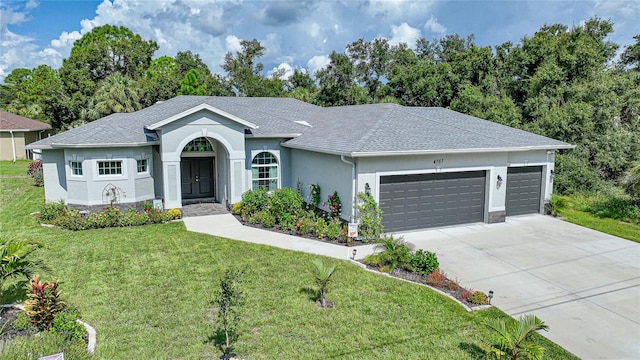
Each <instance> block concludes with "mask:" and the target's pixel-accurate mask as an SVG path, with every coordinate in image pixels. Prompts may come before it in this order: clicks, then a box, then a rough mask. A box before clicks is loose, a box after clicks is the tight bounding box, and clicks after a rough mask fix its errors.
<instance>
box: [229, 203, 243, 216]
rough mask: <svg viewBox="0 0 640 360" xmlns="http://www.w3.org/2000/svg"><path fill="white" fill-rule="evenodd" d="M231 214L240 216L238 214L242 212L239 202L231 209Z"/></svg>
mask: <svg viewBox="0 0 640 360" xmlns="http://www.w3.org/2000/svg"><path fill="white" fill-rule="evenodd" d="M231 212H232V213H233V215H240V213H241V212H242V202H241V201H240V202H237V203H234V204H233V206H232V207H231Z"/></svg>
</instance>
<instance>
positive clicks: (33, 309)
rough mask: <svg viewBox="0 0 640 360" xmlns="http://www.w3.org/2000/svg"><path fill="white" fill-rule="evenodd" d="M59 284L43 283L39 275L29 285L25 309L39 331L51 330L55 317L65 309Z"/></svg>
mask: <svg viewBox="0 0 640 360" xmlns="http://www.w3.org/2000/svg"><path fill="white" fill-rule="evenodd" d="M65 305H66V304H65V303H64V301H62V292H61V291H60V290H58V282H52V283H50V282H46V281H45V282H42V281H40V278H39V276H38V275H36V276H34V277H33V279H31V282H29V285H27V300H26V301H25V302H24V308H25V311H26V313H27V316H28V317H29V319H30V320H31V323H32V324H33V325H35V326H36V327H37V328H38V329H39V330H41V331H44V330H49V328H50V327H51V324H52V323H53V318H54V316H55V315H56V314H57V313H59V312H60V311H62V310H63V309H64V308H65Z"/></svg>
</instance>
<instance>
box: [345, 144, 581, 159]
mask: <svg viewBox="0 0 640 360" xmlns="http://www.w3.org/2000/svg"><path fill="white" fill-rule="evenodd" d="M575 147H576V146H575V145H570V144H565V145H539V146H519V147H504V148H472V149H436V150H408V151H407V150H403V151H371V152H365V151H362V152H358V151H356V152H352V153H351V155H350V156H352V157H374V156H403V155H404V156H406V155H431V154H443V153H448V154H468V153H477V152H482V153H495V152H515V151H518V152H519V151H534V150H560V149H574V148H575Z"/></svg>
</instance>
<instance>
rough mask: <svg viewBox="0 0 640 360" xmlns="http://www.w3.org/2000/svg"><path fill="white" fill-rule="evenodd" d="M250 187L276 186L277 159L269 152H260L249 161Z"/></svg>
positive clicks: (270, 187)
mask: <svg viewBox="0 0 640 360" xmlns="http://www.w3.org/2000/svg"><path fill="white" fill-rule="evenodd" d="M251 183H252V184H251V185H252V186H251V188H252V189H253V190H258V189H259V188H267V189H269V191H273V190H275V189H277V188H278V159H276V157H275V156H274V155H273V154H272V153H270V152H261V153H259V154H257V155H256V156H255V157H254V158H253V160H252V161H251Z"/></svg>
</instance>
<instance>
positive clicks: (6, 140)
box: [0, 110, 51, 161]
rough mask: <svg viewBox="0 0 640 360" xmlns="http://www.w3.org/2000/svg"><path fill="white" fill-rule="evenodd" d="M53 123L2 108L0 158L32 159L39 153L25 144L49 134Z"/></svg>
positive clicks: (0, 118)
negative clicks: (46, 122) (27, 147)
mask: <svg viewBox="0 0 640 360" xmlns="http://www.w3.org/2000/svg"><path fill="white" fill-rule="evenodd" d="M50 130H51V125H49V124H45V123H43V122H40V121H36V120H32V119H29V118H26V117H23V116H19V115H16V114H12V113H10V112H6V111H3V110H0V160H12V161H16V160H17V159H31V160H36V157H37V154H35V153H34V152H33V151H32V150H28V149H25V146H26V145H28V144H30V143H32V142H34V141H37V140H40V139H42V138H44V137H45V136H46V135H48V134H49V131H50Z"/></svg>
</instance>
